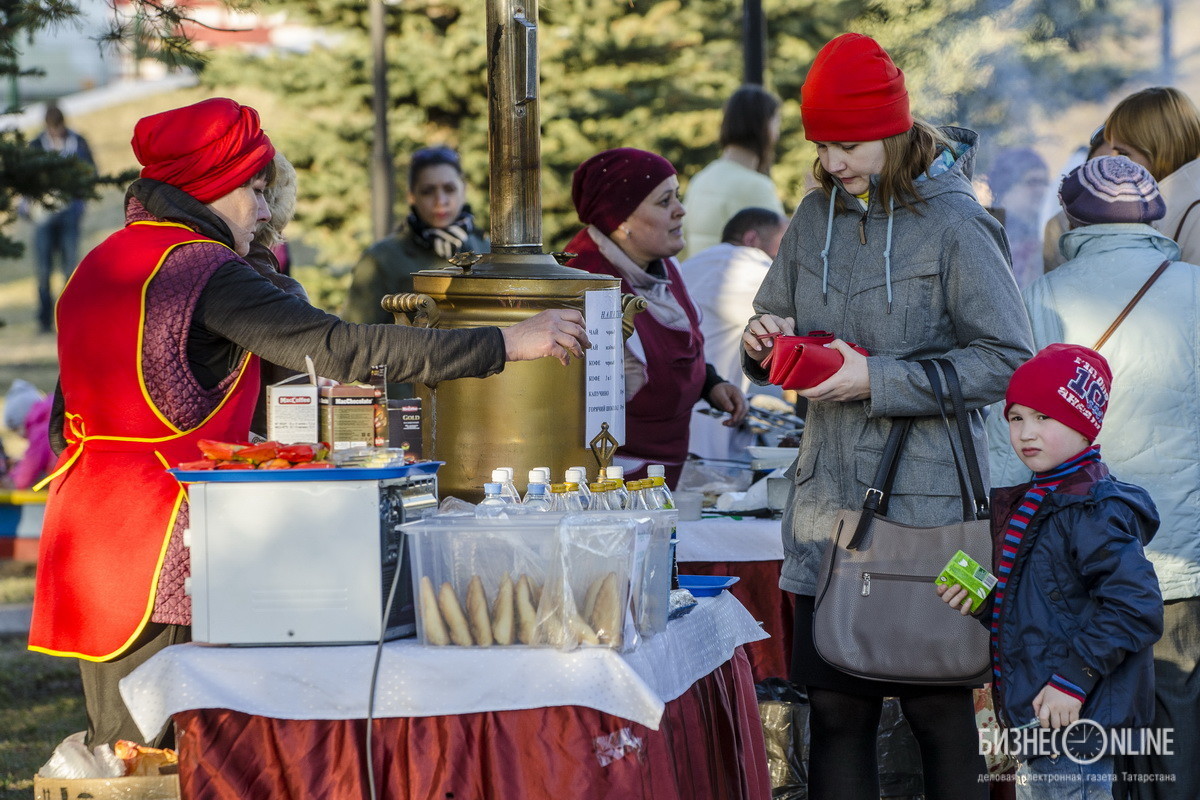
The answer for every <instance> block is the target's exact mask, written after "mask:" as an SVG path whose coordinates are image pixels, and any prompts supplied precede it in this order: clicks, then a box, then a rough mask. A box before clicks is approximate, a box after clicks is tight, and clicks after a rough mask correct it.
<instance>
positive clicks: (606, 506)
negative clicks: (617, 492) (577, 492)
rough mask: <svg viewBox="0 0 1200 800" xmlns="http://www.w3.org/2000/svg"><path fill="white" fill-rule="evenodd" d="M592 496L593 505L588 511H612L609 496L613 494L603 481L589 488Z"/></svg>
mask: <svg viewBox="0 0 1200 800" xmlns="http://www.w3.org/2000/svg"><path fill="white" fill-rule="evenodd" d="M588 491H589V493H590V494H591V505H589V506H588V511H611V510H612V503H611V500H610V498H609V496H610V495H611V494H612V492H610V491H609V490H608V487H607V486H605V485H604V482H603V481H596V482H594V483H593V484H592V485H591V486H589V487H588Z"/></svg>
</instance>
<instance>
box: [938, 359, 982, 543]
mask: <svg viewBox="0 0 1200 800" xmlns="http://www.w3.org/2000/svg"><path fill="white" fill-rule="evenodd" d="M937 363H938V366H940V367H941V368H942V373H943V374H944V375H945V377H946V386H947V387H948V388H949V390H950V399H951V401H953V403H954V417H955V420H956V421H957V422H958V436H959V440H960V441H961V442H962V448H963V457H964V458H965V459H966V461H967V474H968V475H969V476H970V479H971V493H972V495H973V497H974V499H975V507H974V509H972V510H973V511H974V512H975V519H988V518H990V517H991V515H992V512H991V501H990V500H989V498H988V493H987V489H986V488H985V487H984V485H983V475H982V474H981V473H980V471H979V457H978V455H977V454H976V452H975V437H974V436H972V435H971V417H970V412H968V411H967V403H966V401H965V400H964V399H963V393H962V385H961V384H960V383H959V382H958V370H956V369H955V368H954V364H953V363H952V362H951V361H950V359H948V358H939V359H938V360H937Z"/></svg>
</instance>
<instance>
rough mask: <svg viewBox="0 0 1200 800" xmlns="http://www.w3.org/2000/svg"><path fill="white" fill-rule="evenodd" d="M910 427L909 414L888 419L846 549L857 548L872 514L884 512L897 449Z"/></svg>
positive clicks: (865, 532)
mask: <svg viewBox="0 0 1200 800" xmlns="http://www.w3.org/2000/svg"><path fill="white" fill-rule="evenodd" d="M911 428H912V417H898V418H896V419H893V420H892V429H891V431H890V432H889V433H888V438H887V443H886V444H884V446H883V456H882V458H880V459H879V469H877V470H876V471H875V480H873V481H871V486H870V488H868V489H867V493H866V494H865V495H864V496H863V505H862V513H861V514H859V516H858V525H856V526H855V528H854V535H853V536H851V537H850V541H849V542H848V543H847V544H846V549H847V550H857V549H858V548H859V545H861V544H862V541H863V539H864V538H865V537H866V535H867V531H868V530H870V528H871V522H872V521H873V520H874V519H875V515H876V514H886V513H887V502H888V498H889V497H890V496H891V494H892V483H893V481H895V479H896V467H897V466H898V465H899V464H900V451H901V450H903V449H904V442H905V441H906V440H907V439H908V432H909V430H910V429H911Z"/></svg>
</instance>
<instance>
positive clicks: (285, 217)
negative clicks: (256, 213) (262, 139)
mask: <svg viewBox="0 0 1200 800" xmlns="http://www.w3.org/2000/svg"><path fill="white" fill-rule="evenodd" d="M269 166H270V167H271V174H270V175H269V176H268V178H267V186H266V188H265V189H263V197H264V198H265V199H266V201H267V209H268V210H269V211H270V212H271V218H270V219H269V220H265V221H264V222H260V223H259V224H258V228H257V229H255V232H254V241H256V242H258V243H259V244H261V245H263V246H265V247H274V246H275V245H277V244H279V243H280V242H282V241H283V229H284V228H285V227H287V224H288V223H289V222H291V221H292V217H294V216H295V215H296V168H295V167H293V166H292V162H290V161H288V160H287V159H286V158H284V156H283V153H281V152H279V151H278V150H276V151H275V158H274V159H273V160H272V161H271V164H270V165H269Z"/></svg>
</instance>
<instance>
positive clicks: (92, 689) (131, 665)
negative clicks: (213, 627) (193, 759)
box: [79, 622, 192, 747]
mask: <svg viewBox="0 0 1200 800" xmlns="http://www.w3.org/2000/svg"><path fill="white" fill-rule="evenodd" d="M191 639H192V629H191V627H189V626H186V625H162V624H159V623H157V622H151V623H148V624H147V625H146V627H145V629H144V630H143V631H142V635H141V636H139V637H138V638H137V640H136V641H135V642H134V643H133V644H132V645H130V647H129V649H128V650H126V651H125V652H124V653H122V654H121V655H120V656H118V657H117V658H114V659H112V660H111V661H83V660H81V661H80V662H79V673H80V676H81V677H82V678H83V700H84V704H85V705H86V706H87V718H88V730H87V738H86V739H85V743H86V744H87V746H88V747H95V746H96V745H99V744H112V743H114V742H116V741H117V740H118V739H128V740H129V741H131V742H138V743H139V744H145V745H149V746H150V747H174V745H175V732H174V730H173V729H172V727H171V725H170V724H168V725H167V726H166V727H164V728H163V730H161V731H159V732H158V733H157V735H155V736H153V737H151V738H150V739H146V738H145V737H143V736H142V733H141V731H139V730H138V727H137V725H136V724H135V723H134V721H133V717H132V716H130V714H129V709H128V708H126V707H125V701H124V700H122V699H121V693H120V691H119V690H118V688H117V684H118V682H120V680H121V679H122V678H124V677H125V676H126V675H128V674H129V673H131V672H133V671H134V670H135V669H137V668H138V667H139V666H141V665H142V664H144V663H145V662H146V661H147V660H149V658H150V656H152V655H154V654H155V653H157V652H158V651H159V650H162V649H164V648H166V647H168V646H170V645H173V644H181V643H183V642H189V641H191Z"/></svg>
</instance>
